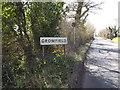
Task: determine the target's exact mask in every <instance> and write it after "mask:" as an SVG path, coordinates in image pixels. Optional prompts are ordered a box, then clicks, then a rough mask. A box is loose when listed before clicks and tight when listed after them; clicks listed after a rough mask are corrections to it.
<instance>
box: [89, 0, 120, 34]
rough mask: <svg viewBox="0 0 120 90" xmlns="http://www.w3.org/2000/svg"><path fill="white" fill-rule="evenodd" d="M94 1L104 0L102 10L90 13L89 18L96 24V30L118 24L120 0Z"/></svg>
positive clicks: (96, 0) (97, 0)
mask: <svg viewBox="0 0 120 90" xmlns="http://www.w3.org/2000/svg"><path fill="white" fill-rule="evenodd" d="M92 1H94V2H102V1H103V2H104V3H103V4H102V5H101V8H102V10H97V11H95V12H96V13H97V14H92V13H91V14H90V15H89V17H88V20H89V21H90V22H91V23H92V24H93V25H94V26H95V28H96V31H97V32H98V31H100V30H101V29H104V28H106V27H108V26H114V25H116V26H117V25H118V2H119V1H120V0H92Z"/></svg>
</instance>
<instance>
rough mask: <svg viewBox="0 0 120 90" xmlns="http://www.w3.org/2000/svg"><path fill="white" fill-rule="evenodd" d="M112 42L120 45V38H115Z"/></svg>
mask: <svg viewBox="0 0 120 90" xmlns="http://www.w3.org/2000/svg"><path fill="white" fill-rule="evenodd" d="M112 42H114V43H118V44H120V37H116V38H113V39H112Z"/></svg>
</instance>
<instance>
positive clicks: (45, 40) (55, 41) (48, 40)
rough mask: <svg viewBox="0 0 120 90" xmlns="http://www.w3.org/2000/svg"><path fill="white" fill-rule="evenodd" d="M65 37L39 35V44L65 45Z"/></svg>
mask: <svg viewBox="0 0 120 90" xmlns="http://www.w3.org/2000/svg"><path fill="white" fill-rule="evenodd" d="M65 44H67V37H40V45H65Z"/></svg>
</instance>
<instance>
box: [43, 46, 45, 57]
mask: <svg viewBox="0 0 120 90" xmlns="http://www.w3.org/2000/svg"><path fill="white" fill-rule="evenodd" d="M42 55H43V59H44V56H45V50H44V46H42Z"/></svg>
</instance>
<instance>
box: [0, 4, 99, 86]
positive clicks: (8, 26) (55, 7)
mask: <svg viewBox="0 0 120 90" xmlns="http://www.w3.org/2000/svg"><path fill="white" fill-rule="evenodd" d="M64 4H65V3H63V2H56V3H55V2H2V38H3V42H2V46H3V47H2V50H3V55H2V56H3V57H2V59H3V60H2V74H3V75H2V81H3V83H2V86H3V88H62V87H64V88H65V87H68V82H69V78H70V77H71V75H72V73H73V71H74V70H73V67H74V65H75V63H77V62H83V60H84V56H85V53H86V50H87V49H88V48H87V47H89V43H90V42H91V40H92V39H93V35H94V31H95V28H94V27H93V25H91V24H90V23H86V21H87V19H86V18H87V16H88V15H89V14H88V13H89V12H90V11H91V10H93V9H96V8H98V5H99V4H95V3H93V2H91V3H85V2H78V7H73V9H70V10H74V8H76V10H77V11H76V14H75V17H73V18H74V19H75V22H67V20H66V18H67V17H66V13H68V12H70V10H69V7H66V8H64ZM73 6H74V5H73ZM75 6H76V5H75ZM85 7H86V10H85ZM70 8H71V7H70ZM83 8H84V10H85V11H83ZM89 10H90V11H89ZM79 11H80V12H79ZM74 30H75V32H74ZM40 37H67V39H68V44H67V45H66V46H65V47H66V51H64V46H63V45H50V46H44V51H45V52H44V55H43V48H42V45H40V41H39V38H40ZM65 53H66V58H65V56H64V54H65Z"/></svg>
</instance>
